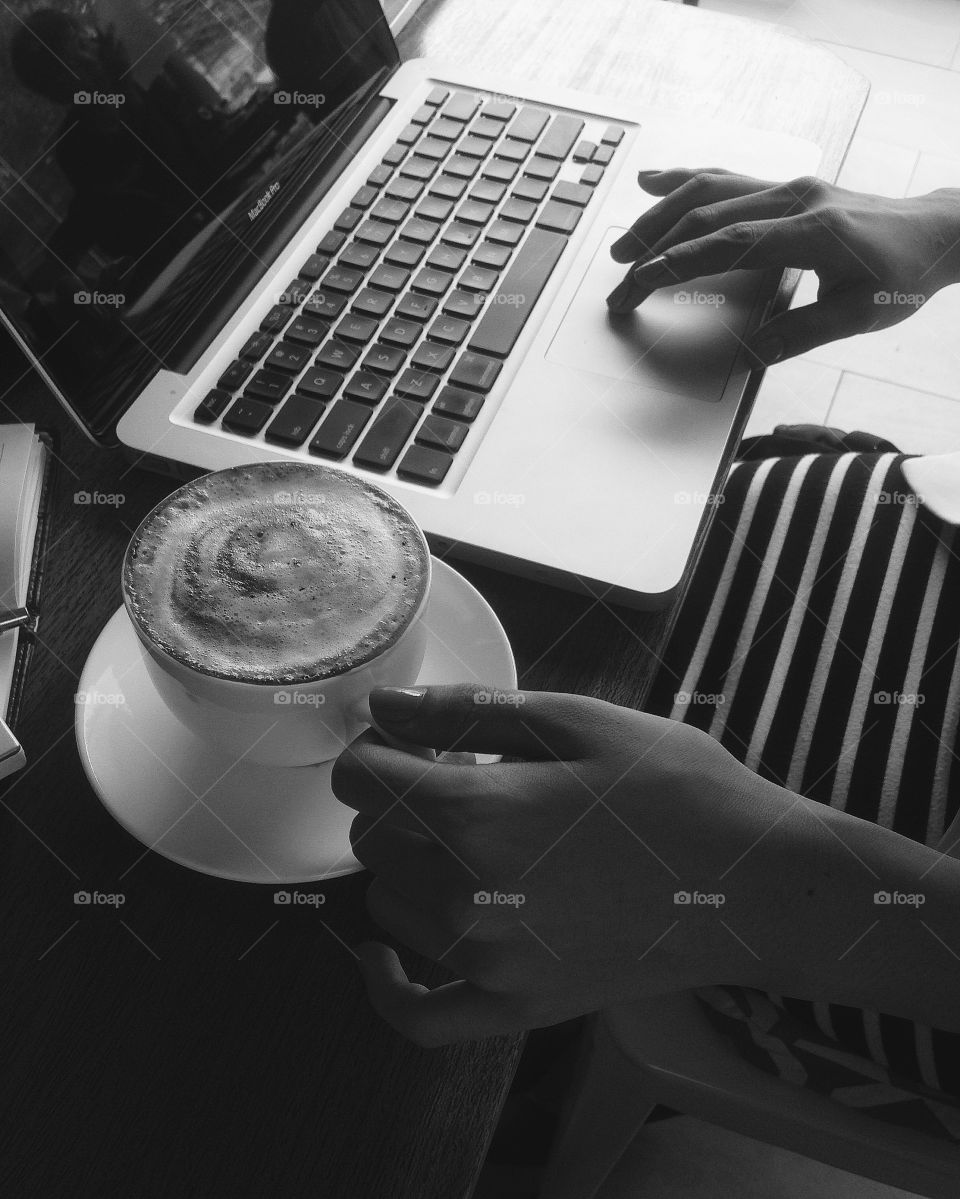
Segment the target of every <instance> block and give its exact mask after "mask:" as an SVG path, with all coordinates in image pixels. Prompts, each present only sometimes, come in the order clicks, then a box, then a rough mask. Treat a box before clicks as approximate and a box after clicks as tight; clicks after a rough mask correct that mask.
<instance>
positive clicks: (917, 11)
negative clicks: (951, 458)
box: [602, 0, 960, 1199]
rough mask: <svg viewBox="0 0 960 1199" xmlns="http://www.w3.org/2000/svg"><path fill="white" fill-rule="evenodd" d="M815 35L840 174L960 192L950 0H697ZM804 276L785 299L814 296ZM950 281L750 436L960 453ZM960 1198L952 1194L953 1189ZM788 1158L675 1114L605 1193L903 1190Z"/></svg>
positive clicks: (872, 182) (772, 393)
mask: <svg viewBox="0 0 960 1199" xmlns="http://www.w3.org/2000/svg"><path fill="white" fill-rule="evenodd" d="M701 7H703V8H708V9H715V10H717V11H722V12H727V13H732V14H735V15H737V16H743V17H753V18H755V19H758V20H764V21H773V22H779V23H780V24H783V25H786V26H790V27H792V28H794V29H798V30H800V31H801V32H803V33H805V34H807V35H808V36H810V37H814V38H817V39H819V40H821V41H823V42H824V43H825V44H829V46H830V48H831V49H832V50H834V51H835V52H836V53H837V54H839V55H841V57H843V58H844V59H846V60H847V61H848V62H849V63H850V64H851V65H852V66H854V67H856V68H857V70H859V71H861V72H862V73H863V74H864V75H866V76H867V77H868V78H869V79H870V81H871V84H872V92H871V97H870V100H869V101H868V103H867V108H866V111H865V112H864V116H863V119H862V121H861V124H860V128H859V130H858V132H857V135H856V137H855V139H854V142H853V145H852V147H851V150H850V154H849V156H848V158H847V161H846V163H845V165H844V168H843V172H842V174H841V176H840V178H839V180H838V182H839V183H840V184H841V185H842V186H844V187H849V188H852V189H854V190H857V191H867V192H874V193H878V194H884V195H890V196H910V195H922V194H924V193H926V192H929V191H932V190H934V189H935V188H938V187H960V0H701ZM816 287H817V281H816V278H815V277H814V276H804V278H803V279H802V281H801V284H800V288H799V289H798V295H797V298H796V300H795V301H794V302H795V304H802V303H811V302H812V301H813V300H814V299H815V298H816ZM958 329H960V286H957V287H953V288H949V289H947V290H945V291H943V292H940V293H939V294H938V295H936V296H934V297H933V298H932V299H931V300H930V301H929V302H928V303H927V305H925V306H924V307H923V308H922V309H921V310H920V311H919V312H918V313H917V314H916V315H914V316H912V317H911V318H909V319H908V320H907V321H906V322H904V323H902V324H900V325H897V326H895V327H894V328H892V329H888V330H884V331H882V332H878V333H872V334H868V335H865V336H863V337H857V338H852V339H849V340H847V341H841V342H835V343H833V344H831V345H829V346H823V347H821V348H820V349H818V350H816V351H814V352H813V353H811V354H806V355H804V356H803V357H801V358H797V359H793V360H791V361H788V362H784V363H782V364H780V365H779V366H775V367H773V368H771V369H770V370H769V371H768V372H767V376H766V379H765V380H764V384H763V388H762V390H761V393H760V396H759V398H758V401H757V405H756V408H755V409H754V412H753V416H752V418H751V421H750V424H749V426H748V429H747V432H748V433H760V432H767V431H769V430H770V429H771V428H772V427H773V426H774V425H775V424H779V423H793V422H803V423H807V422H822V423H825V424H830V425H834V426H836V427H839V428H842V429H847V430H851V429H865V430H868V431H870V432H873V433H879V434H881V435H883V436H886V437H888V438H889V439H890V440H891V441H893V442H894V443H895V444H896V445H898V446H900V448H902V449H904V450H908V451H915V452H932V451H941V452H942V451H944V450H960V335H958ZM958 1193H960V1191H958ZM907 1194H908V1193H907V1192H905V1191H900V1190H895V1189H893V1188H891V1187H884V1186H881V1185H879V1184H877V1183H872V1182H866V1181H865V1180H863V1179H859V1178H856V1177H855V1176H853V1175H851V1174H847V1173H844V1172H843V1171H839V1170H835V1169H833V1168H832V1167H829V1166H823V1165H820V1164H818V1163H814V1162H811V1161H809V1160H808V1159H805V1158H801V1157H798V1156H797V1155H796V1154H792V1153H787V1152H785V1151H782V1150H777V1149H773V1148H771V1147H769V1146H764V1145H761V1144H759V1143H758V1142H756V1141H752V1140H749V1139H747V1138H745V1137H741V1136H737V1135H736V1134H734V1133H729V1132H725V1131H723V1130H721V1129H716V1128H713V1127H711V1126H709V1125H706V1124H702V1123H700V1122H699V1121H697V1120H691V1119H688V1118H686V1117H680V1118H677V1119H673V1120H667V1121H664V1122H662V1123H658V1124H655V1125H652V1126H650V1127H648V1128H646V1129H644V1131H643V1133H642V1134H641V1135H640V1136H639V1137H638V1138H637V1140H636V1141H635V1142H634V1145H633V1147H632V1148H631V1150H630V1152H629V1153H628V1154H627V1155H626V1156H625V1158H624V1160H623V1161H622V1162H621V1164H620V1167H619V1168H618V1170H617V1171H616V1172H615V1174H614V1176H613V1177H612V1178H611V1179H610V1181H609V1182H608V1183H607V1185H606V1186H605V1187H604V1189H603V1191H602V1199H640V1197H641V1196H643V1197H647V1196H656V1197H657V1199H716V1197H717V1196H719V1195H736V1196H738V1197H739V1199H821V1197H822V1196H825V1195H829V1196H830V1197H831V1199H907Z"/></svg>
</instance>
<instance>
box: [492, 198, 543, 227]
mask: <svg viewBox="0 0 960 1199" xmlns="http://www.w3.org/2000/svg"><path fill="white" fill-rule="evenodd" d="M536 215H537V206H536V204H534V203H533V201H532V200H517V199H515V198H514V197H513V196H511V197H510V199H509V200H508V201H507V202H506V204H504V206H503V207H502V208H501V209H500V219H501V220H504V221H516V222H517V224H519V225H529V224H530V222H531V221H532V220H533V218H534V217H535V216H536Z"/></svg>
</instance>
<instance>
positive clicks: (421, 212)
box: [416, 196, 453, 222]
mask: <svg viewBox="0 0 960 1199" xmlns="http://www.w3.org/2000/svg"><path fill="white" fill-rule="evenodd" d="M452 211H453V201H452V200H442V199H441V198H440V197H439V196H427V197H426V198H425V199H423V200H421V201H420V203H419V204H418V205H417V208H416V213H417V216H418V217H422V218H423V220H425V221H437V222H440V221H445V220H446V219H447V217H448V216H449V215H450V213H451V212H452Z"/></svg>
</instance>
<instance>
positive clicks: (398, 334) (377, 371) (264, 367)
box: [194, 87, 624, 487]
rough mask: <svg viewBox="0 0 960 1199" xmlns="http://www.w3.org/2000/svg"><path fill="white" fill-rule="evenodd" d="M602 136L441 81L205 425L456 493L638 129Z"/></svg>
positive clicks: (211, 406)
mask: <svg viewBox="0 0 960 1199" xmlns="http://www.w3.org/2000/svg"><path fill="white" fill-rule="evenodd" d="M598 128H599V126H598ZM584 129H585V123H584V121H583V120H581V119H580V118H579V117H575V116H571V115H569V114H565V113H553V112H551V111H550V110H548V109H546V108H541V107H539V106H533V105H528V104H523V103H522V102H511V101H505V100H502V99H498V98H489V99H486V100H485V99H484V97H483V96H481V95H478V94H476V93H473V92H463V91H451V90H449V89H447V88H443V87H437V88H434V90H433V91H432V92H431V94H430V95H429V97H428V98H427V100H426V102H425V103H424V104H423V105H422V106H421V107H420V108H419V109H418V110H417V111H416V112H415V113H414V115H413V118H412V120H411V122H410V124H409V125H408V126H407V128H406V129H404V131H403V132H402V133H401V134H400V136H399V138H398V139H397V141H396V143H395V144H394V145H393V146H392V147H391V149H390V150H389V151H388V152H387V153H386V154H385V155H384V158H383V160H382V162H381V163H380V164H379V165H378V166H376V167H375V168H374V169H373V171H372V172H371V174H370V176H369V178H368V179H367V182H366V183H365V184H364V185H363V186H362V187H361V188H360V189H359V190H358V191H357V193H356V195H355V196H354V197H353V200H352V201H351V203H350V205H349V206H348V207H347V208H345V209H344V211H343V212H342V213H341V214H340V216H339V217H338V218H337V220H336V221H334V222H333V227H332V228H331V229H330V230H329V232H327V233H326V235H325V236H324V237H323V238H322V239H321V240H320V242H319V244H318V245H317V247H316V250H315V252H314V253H312V254H310V256H309V257H308V258H307V259H306V261H305V262H304V263H303V266H302V267H301V268H300V271H299V272H298V275H297V278H296V279H294V280H292V281H291V282H290V284H289V286H288V287H287V289H286V291H285V292H284V293H283V295H282V296H280V297H279V302H278V303H277V304H275V305H274V306H273V307H272V308H271V309H270V311H269V312H268V313H267V314H266V316H265V317H264V319H263V321H262V322H261V325H260V329H259V331H258V332H256V333H254V334H252V336H251V337H250V338H249V339H248V340H247V342H246V344H245V345H244V346H243V348H242V349H241V351H240V354H239V357H238V358H237V359H236V361H235V362H233V363H231V364H230V366H228V367H227V369H226V370H225V371H224V372H223V374H222V375H221V377H220V379H219V381H218V384H217V386H216V387H215V388H214V389H213V390H212V391H210V393H209V394H208V395H207V396H206V397H205V399H204V400H203V401H202V403H201V404H200V405H199V407H198V408H197V409H196V411H195V413H194V420H195V421H196V422H198V423H199V424H202V425H205V426H208V427H209V426H212V425H215V424H217V423H219V425H220V427H222V428H223V429H225V430H227V431H228V432H230V433H233V434H238V435H240V436H243V437H248V438H251V439H253V438H260V437H262V438H263V439H264V441H266V442H267V443H270V444H272V445H277V446H284V447H287V448H289V449H295V450H303V449H306V451H307V452H308V453H309V454H311V455H314V456H316V457H318V458H322V459H326V460H328V461H331V460H332V461H339V462H350V463H351V464H352V465H354V466H356V467H359V468H361V469H362V470H369V471H375V472H378V473H380V474H383V473H384V472H387V471H390V470H392V469H394V468H396V473H397V475H398V476H399V477H400V478H403V479H407V480H409V481H412V482H415V483H419V484H422V485H425V486H428V487H431V486H432V487H435V486H438V485H439V484H440V483H442V482H443V480H444V479H445V477H446V475H447V473H448V471H449V470H450V467H451V466H452V465H453V462H454V460H455V456H456V454H457V453H458V452H459V451H460V449H461V448H462V447H463V446H464V444H466V443H467V442H468V439H469V438H470V436H471V424H472V422H473V421H474V420H475V419H476V417H477V416H478V415H479V413H480V411H481V409H482V407H483V404H484V400H485V397H486V395H487V394H488V393H489V392H490V390H491V388H492V387H493V386H494V384H495V383H496V381H497V377H498V375H499V374H500V371H501V369H502V367H503V362H504V359H505V358H506V357H507V356H508V355H509V354H510V352H511V350H512V349H513V348H514V346H515V345H516V343H517V340H518V339H519V337H520V334H521V333H522V331H523V328H524V325H525V324H526V322H527V321H528V320H529V318H530V316H531V314H532V312H533V308H534V305H535V304H536V301H537V299H538V298H539V296H540V294H541V293H542V291H543V289H544V288H545V286H546V284H547V281H548V280H549V278H550V276H551V274H552V273H553V270H554V268H555V267H556V265H557V262H558V261H559V260H560V257H561V255H562V254H563V251H564V250H565V249H566V247H567V245H568V243H569V238H570V235H571V234H572V233H573V232H574V230H575V229H576V227H577V224H578V222H579V220H580V218H581V216H582V214H583V212H584V210H585V209H586V208H587V206H588V205H589V204H590V201H591V198H592V196H593V194H594V189H595V188H596V186H597V184H598V183H599V182H600V181H601V180H602V178H603V175H604V170H605V168H606V167H607V166H608V165H609V164H610V162H611V161H612V159H613V156H614V154H615V153H616V150H617V147H618V146H619V145H620V143H621V141H622V139H623V136H624V130H623V128H622V127H621V126H619V125H608V126H607V127H606V128H605V129H604V130H602V132H601V133H600V136H599V137H598V138H597V140H595V141H591V140H589V139H587V138H585V137H584V136H583V133H584ZM564 168H566V169H564ZM561 170H564V176H565V177H564V178H558V176H559V175H560V174H561ZM571 174H572V175H573V176H574V177H573V178H570V177H567V176H570V175H571Z"/></svg>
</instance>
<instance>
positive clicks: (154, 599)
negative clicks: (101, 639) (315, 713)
mask: <svg viewBox="0 0 960 1199" xmlns="http://www.w3.org/2000/svg"><path fill="white" fill-rule="evenodd" d="M428 582H429V554H428V551H427V548H426V543H425V541H424V539H423V535H422V534H421V532H420V530H419V529H418V528H417V526H416V524H415V523H414V522H413V520H412V519H411V517H410V516H409V515H408V514H407V512H406V511H405V510H404V509H403V508H402V507H401V506H400V505H399V504H397V503H396V502H395V501H394V500H393V499H392V498H391V497H390V496H388V495H387V494H386V493H385V492H383V491H381V490H380V489H379V488H376V487H373V486H371V485H369V484H367V483H365V482H363V481H361V480H359V479H356V478H354V477H353V476H350V475H347V474H345V473H343V472H340V471H336V470H332V469H329V468H326V467H322V466H315V465H311V464H307V463H297V462H276V463H273V462H262V463H256V464H253V465H249V466H238V467H233V468H232V469H230V470H224V471H219V472H217V473H215V474H211V475H205V476H203V477H202V478H199V479H195V480H194V481H192V482H190V483H187V484H186V485H185V486H183V487H181V488H180V489H179V490H177V491H175V492H174V493H173V494H172V495H171V496H169V497H168V498H167V499H166V500H164V501H163V502H162V503H161V504H159V505H158V506H157V507H156V508H154V510H153V511H152V512H151V513H150V514H149V515H148V516H147V517H146V519H145V520H144V521H143V523H142V524H141V526H140V528H139V529H138V530H137V531H136V534H135V535H134V537H133V540H132V541H131V543H130V546H129V548H128V550H127V555H126V558H125V560H124V567H123V585H124V592H125V595H126V600H127V606H128V609H129V611H130V614H131V616H132V617H133V619H134V620H135V621H136V623H137V624H138V625H139V626H140V629H141V630H142V632H143V633H144V634H145V635H146V636H147V638H148V639H149V640H150V641H151V642H153V644H154V645H156V646H158V647H159V648H160V649H161V650H163V651H164V652H165V653H167V654H169V655H170V656H171V657H173V658H175V659H176V660H177V661H179V662H181V663H183V664H184V665H186V666H188V667H190V668H191V669H193V670H197V671H200V672H201V673H202V674H206V675H212V676H215V677H217V678H224V679H235V680H238V681H241V682H247V683H265V684H273V685H278V686H283V685H289V684H295V683H302V682H307V681H311V680H319V679H326V678H330V677H332V676H335V675H339V674H343V673H345V672H346V671H349V670H352V669H354V668H355V667H357V666H361V665H363V664H364V663H366V662H369V661H370V660H371V659H373V658H375V657H377V656H378V655H380V654H382V653H383V652H384V651H385V650H387V649H388V648H389V647H390V646H391V645H393V644H394V643H395V642H396V641H397V640H398V639H399V638H400V637H401V636H402V635H403V633H404V631H405V630H406V629H407V627H408V625H409V624H410V622H411V621H412V620H413V618H414V616H415V615H416V614H417V612H418V610H419V609H420V606H421V602H422V600H423V597H424V594H425V592H426V589H427V586H428Z"/></svg>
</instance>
